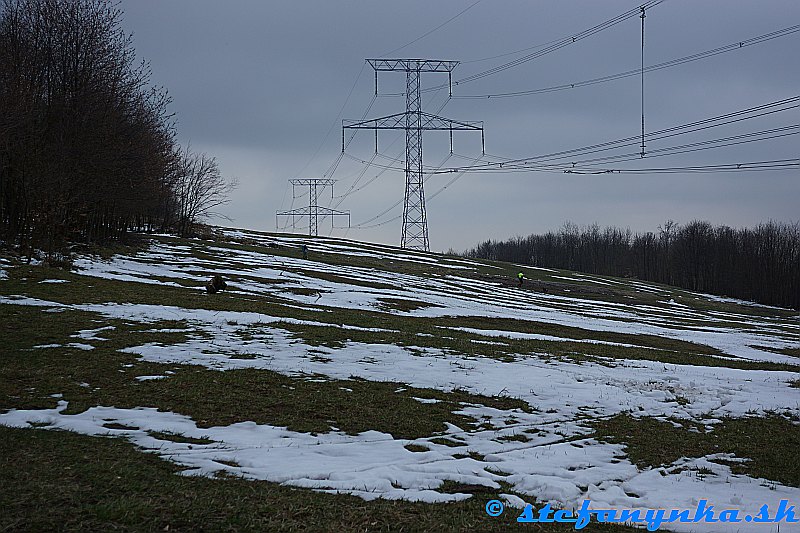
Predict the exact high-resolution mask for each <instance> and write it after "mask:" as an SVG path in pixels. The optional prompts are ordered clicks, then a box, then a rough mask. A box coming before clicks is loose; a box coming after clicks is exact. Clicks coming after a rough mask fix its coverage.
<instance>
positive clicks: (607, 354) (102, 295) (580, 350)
mask: <svg viewBox="0 0 800 533" xmlns="http://www.w3.org/2000/svg"><path fill="white" fill-rule="evenodd" d="M269 250H271V249H269ZM49 278H61V279H68V280H70V281H71V283H63V284H41V283H38V282H39V281H41V280H43V279H49ZM0 293H4V294H24V295H28V296H30V297H34V298H40V299H44V300H51V301H56V302H61V303H84V302H88V303H92V302H94V303H104V302H130V303H142V304H150V305H162V304H164V302H169V304H170V305H173V306H177V307H182V308H186V309H209V310H226V311H242V312H254V313H264V314H269V315H271V316H279V317H287V318H297V319H300V320H310V321H328V322H329V323H330V324H331V326H336V325H342V324H352V325H358V326H361V327H369V328H382V329H389V330H396V332H395V333H390V332H386V333H376V332H359V331H355V330H347V329H341V328H335V327H325V326H307V325H302V326H298V325H292V324H287V323H284V324H282V325H281V326H282V327H283V328H285V329H288V330H289V331H292V332H293V334H294V335H295V337H296V338H298V339H302V340H303V341H305V342H307V343H309V344H311V345H314V346H329V347H334V348H340V347H342V346H343V345H344V344H345V343H346V342H348V341H355V342H367V343H375V342H382V343H386V344H394V345H398V346H427V347H431V348H439V349H443V350H447V351H448V352H450V353H457V354H461V355H465V356H484V357H493V358H496V359H500V360H506V361H509V360H511V359H512V358H513V357H514V356H515V355H516V354H548V356H549V357H552V358H556V359H567V360H571V361H576V362H581V361H586V360H590V361H595V362H597V361H599V360H602V359H603V358H605V359H610V360H618V359H631V360H649V361H658V362H663V363H673V364H687V365H702V366H725V367H729V368H740V369H751V370H757V369H760V370H787V371H796V370H798V369H799V368H800V367H798V366H796V365H789V364H781V363H771V362H762V361H746V360H740V359H726V358H719V357H713V355H718V354H719V352H718V351H717V350H714V349H712V348H710V347H708V346H704V345H701V344H697V343H689V342H685V341H679V340H674V339H663V338H659V337H655V336H647V335H642V336H640V335H628V334H621V333H611V332H596V331H591V330H586V329H582V328H576V327H568V326H560V325H554V324H547V323H540V322H533V321H512V320H508V319H484V318H475V317H460V318H459V319H448V318H446V317H441V318H437V319H430V318H423V317H413V316H399V315H396V314H392V313H386V312H380V311H377V310H376V311H367V310H363V309H361V310H359V309H339V308H332V307H326V306H322V305H318V306H316V307H317V308H319V309H322V310H329V311H333V312H331V313H319V312H314V311H310V310H304V309H298V308H297V307H294V306H293V304H294V302H291V301H287V300H285V299H283V298H281V297H277V296H271V295H258V296H256V295H238V294H231V293H219V294H216V295H213V296H209V295H207V294H205V293H204V292H201V291H198V290H187V289H186V288H183V287H167V286H163V285H155V284H145V283H135V282H123V281H116V280H108V279H103V278H92V277H87V276H80V275H76V274H74V273H70V272H65V271H62V270H58V269H49V268H42V267H25V266H20V267H17V268H15V269H13V270H12V271H11V273H10V279H9V280H6V281H5V282H4V283H3V284H2V285H0ZM285 304H288V305H285ZM438 326H444V327H448V326H450V327H475V328H478V329H491V328H496V329H506V330H508V331H523V332H525V331H527V332H535V333H543V334H547V335H553V336H558V337H564V338H568V339H576V340H580V339H590V338H594V339H597V340H607V341H612V342H620V343H626V344H635V345H637V346H644V347H646V348H639V347H623V346H610V345H603V344H593V343H577V342H553V341H532V340H521V339H513V340H503V342H505V343H506V344H507V346H498V345H488V344H482V343H480V344H479V343H474V342H472V340H483V341H495V342H496V341H497V340H498V339H497V338H493V337H486V336H481V335H475V334H469V333H465V332H459V331H453V330H446V329H445V330H443V329H442V328H441V327H438ZM417 333H423V334H427V335H428V336H427V337H420V336H418V335H417Z"/></svg>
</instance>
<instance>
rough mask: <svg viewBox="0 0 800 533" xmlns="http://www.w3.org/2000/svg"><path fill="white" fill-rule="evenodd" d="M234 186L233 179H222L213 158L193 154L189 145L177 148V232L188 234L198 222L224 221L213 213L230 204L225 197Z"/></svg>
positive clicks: (236, 183) (227, 196)
mask: <svg viewBox="0 0 800 533" xmlns="http://www.w3.org/2000/svg"><path fill="white" fill-rule="evenodd" d="M237 186H238V182H237V181H236V180H235V179H232V180H226V179H225V178H224V177H223V176H222V174H221V173H220V170H219V165H217V160H216V158H213V157H209V156H208V155H206V154H205V153H196V152H193V151H192V150H191V147H190V146H187V147H186V148H183V149H180V151H179V154H178V166H177V174H176V177H175V180H174V187H175V195H176V198H177V203H178V230H179V232H180V233H181V234H182V235H185V234H188V233H189V232H190V231H191V229H192V226H193V225H195V224H197V223H198V222H199V221H200V220H201V219H207V218H209V217H222V218H227V217H225V216H224V215H221V214H220V213H218V212H216V211H215V210H216V209H217V208H219V207H221V206H223V205H226V204H228V203H229V202H230V196H229V195H230V193H231V192H233V190H234V189H236V187H237Z"/></svg>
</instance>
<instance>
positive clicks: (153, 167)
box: [0, 0, 234, 256]
mask: <svg viewBox="0 0 800 533" xmlns="http://www.w3.org/2000/svg"><path fill="white" fill-rule="evenodd" d="M121 15H122V13H121V11H120V10H119V9H117V8H116V7H115V4H114V3H112V2H110V1H107V0H0V240H3V241H5V242H6V243H12V244H16V245H18V246H20V247H21V249H22V250H26V251H28V253H30V250H32V249H33V248H40V249H43V250H45V251H46V252H47V254H48V256H49V255H51V254H54V253H62V252H63V250H64V249H65V246H66V245H67V243H70V242H72V243H76V242H77V243H81V242H83V243H94V242H106V241H109V240H118V239H120V238H121V237H122V236H124V235H125V233H126V232H129V231H131V230H136V231H148V230H160V231H165V230H174V231H178V232H180V233H184V234H185V233H187V232H189V231H190V230H191V227H192V225H193V224H195V223H196V222H197V221H198V220H199V219H201V218H202V217H204V216H207V215H209V214H211V211H212V210H213V209H214V207H216V206H219V205H221V204H223V203H225V202H226V201H227V193H228V192H229V191H230V190H231V188H232V187H233V186H234V184H233V183H232V182H228V181H226V180H225V179H224V178H223V177H222V176H221V175H220V172H219V169H218V167H217V164H216V161H215V160H214V159H213V158H211V157H209V156H207V155H205V154H196V153H192V152H191V151H190V150H189V149H188V148H182V147H180V146H179V145H178V143H177V142H176V130H175V124H174V119H173V116H172V115H171V114H170V112H169V110H168V106H169V104H170V98H169V96H168V94H167V92H166V90H164V89H161V88H158V87H154V86H153V85H152V84H151V81H150V72H149V68H148V65H147V63H146V62H144V61H138V60H137V59H136V57H135V52H134V49H133V46H132V41H131V37H130V36H129V35H126V34H125V33H124V32H123V31H122V30H121V29H120V17H121Z"/></svg>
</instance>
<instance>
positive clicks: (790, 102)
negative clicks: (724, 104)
mask: <svg viewBox="0 0 800 533" xmlns="http://www.w3.org/2000/svg"><path fill="white" fill-rule="evenodd" d="M798 102H800V96H793V97H790V98H785V99H782V100H777V101H774V102H769V103H767V104H762V105H758V106H754V107H750V108H747V109H742V110H739V111H734V112H731V113H726V114H723V115H717V116H714V117H709V118H705V119H702V120H697V121H693V122H689V123H686V124H681V125H678V126H672V127H669V128H665V129H662V130H658V131H654V132H650V133H648V134H647V135H646V137H647V139H648V141H653V140H660V139H666V138H669V137H675V136H678V135H685V134H688V133H693V132H697V131H701V130H705V129H708V128H713V127H719V126H724V125H729V124H733V123H736V122H740V121H743V120H750V119H754V118H758V117H763V116H766V115H769V114H773V113H779V112H783V111H788V110H791V109H796V108H797V107H800V103H798ZM638 138H639V136H638V135H636V136H632V137H626V138H623V139H617V140H613V141H607V142H603V143H598V144H593V145H589V146H585V147H581V148H574V149H571V150H562V151H559V152H552V153H549V154H543V155H538V156H531V157H526V158H516V159H510V160H507V161H502V162H495V163H487V164H486V165H483V166H482V167H481V169H496V170H501V169H508V168H514V167H518V166H526V165H532V164H535V163H542V162H547V161H554V160H560V159H567V158H570V157H576V156H581V155H588V154H591V153H597V152H602V151H606V150H614V149H618V148H622V147H624V146H635V143H636V142H637V141H638ZM458 170H460V169H458V168H456V169H446V171H458Z"/></svg>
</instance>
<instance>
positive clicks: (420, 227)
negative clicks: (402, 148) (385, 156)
mask: <svg viewBox="0 0 800 533" xmlns="http://www.w3.org/2000/svg"><path fill="white" fill-rule="evenodd" d="M367 63H369V64H370V66H371V67H372V68H373V69H374V70H375V95H376V96H377V95H378V72H379V71H386V72H395V71H401V72H405V73H406V92H405V95H406V111H405V113H397V114H395V115H389V116H385V117H380V118H375V119H370V120H364V121H352V120H343V121H342V152H344V149H345V141H344V135H345V130H346V129H372V130H375V152H376V153H377V151H378V130H405V132H406V163H405V175H406V193H405V202H404V204H403V233H402V237H401V239H400V247H401V248H412V249H417V250H425V251H426V252H427V251H428V250H430V243H429V240H428V218H427V215H426V212H425V191H424V188H423V183H424V175H423V173H422V132H423V131H425V130H448V131H450V153H452V152H453V131H454V130H474V131H480V132H481V145H482V146H483V122H459V121H457V120H451V119H448V118H444V117H439V116H436V115H431V114H430V113H425V112H423V111H422V101H421V98H420V73H422V72H446V73H447V78H448V86H449V90H450V95H451V96H452V91H453V87H452V72H453V69H454V68H455V67H456V66H457V65H458V61H441V60H434V59H367Z"/></svg>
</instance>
